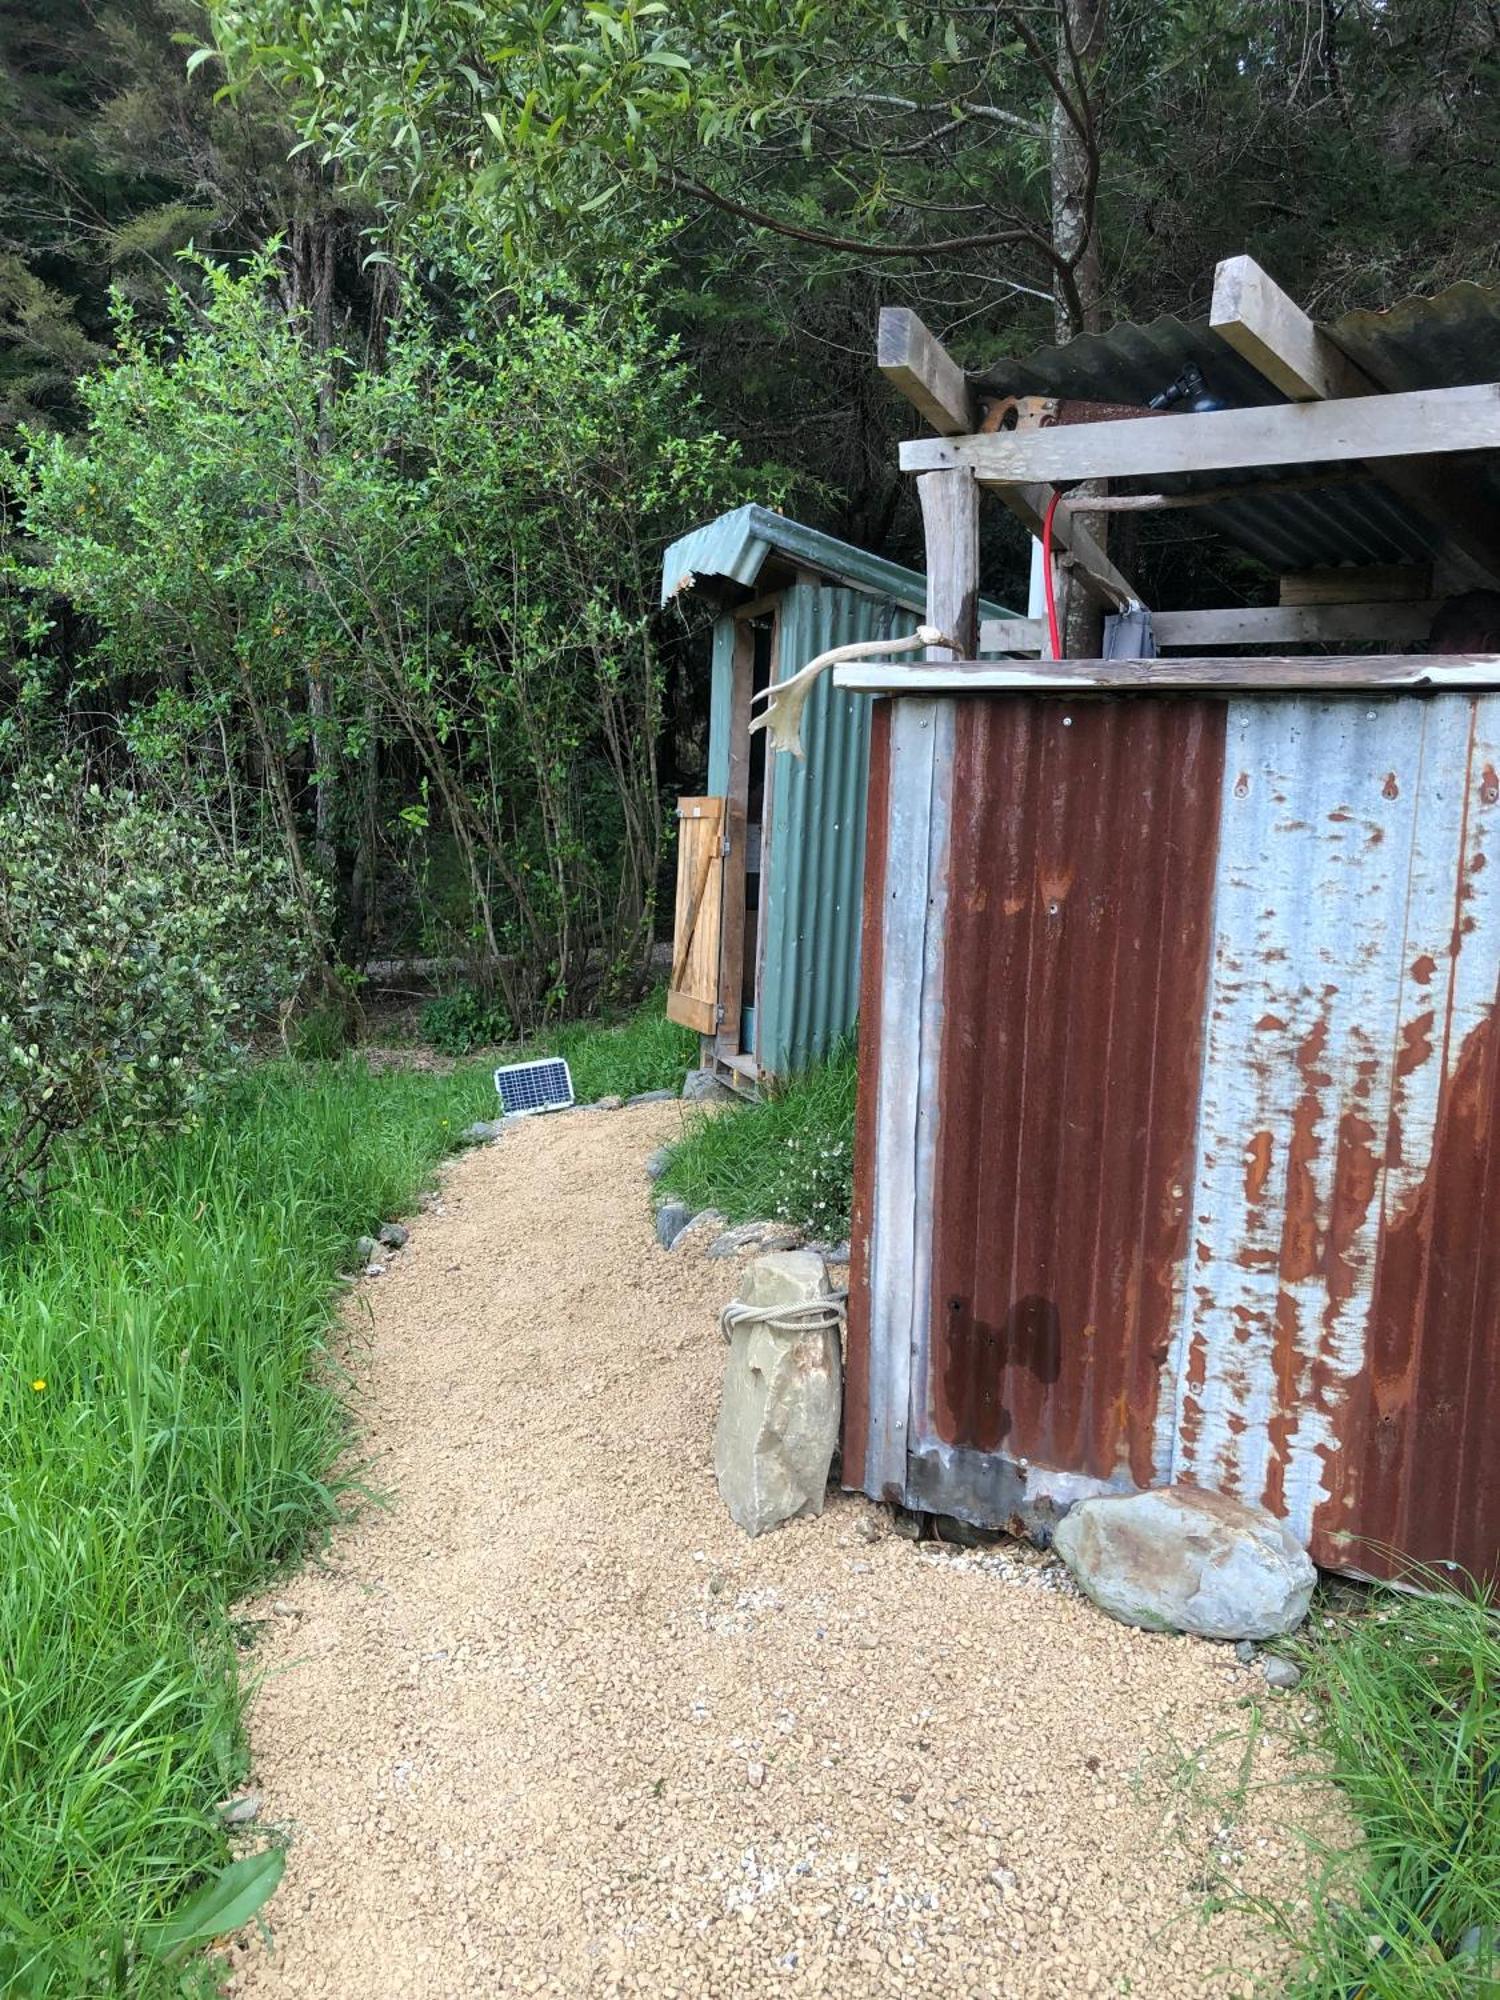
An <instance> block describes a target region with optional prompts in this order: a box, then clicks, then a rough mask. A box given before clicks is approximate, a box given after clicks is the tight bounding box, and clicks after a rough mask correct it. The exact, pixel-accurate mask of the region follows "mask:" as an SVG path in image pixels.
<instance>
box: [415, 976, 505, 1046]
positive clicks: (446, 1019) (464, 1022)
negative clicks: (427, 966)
mask: <svg viewBox="0 0 1500 2000" xmlns="http://www.w3.org/2000/svg"><path fill="white" fill-rule="evenodd" d="M514 1032H515V1029H514V1024H513V1023H512V1021H511V1018H510V1015H509V1013H508V1012H507V1011H506V1009H505V1006H504V1005H503V1003H502V1002H500V1001H498V1000H494V999H486V998H485V996H484V995H483V994H482V993H479V992H476V990H475V989H474V988H473V987H472V986H456V987H455V988H454V989H453V991H452V992H451V993H441V994H439V995H438V997H437V999H436V1000H429V1001H428V1003H427V1005H426V1006H425V1007H424V1008H423V1009H422V1033H423V1034H424V1035H425V1036H426V1037H427V1040H428V1041H429V1042H431V1043H432V1045H433V1047H434V1048H435V1049H441V1050H442V1051H443V1052H444V1054H445V1055H450V1056H466V1055H467V1054H468V1053H469V1051H470V1050H471V1049H489V1048H494V1047H496V1046H497V1045H498V1044H499V1043H501V1042H504V1041H508V1040H509V1039H510V1037H511V1035H512V1034H513V1033H514Z"/></svg>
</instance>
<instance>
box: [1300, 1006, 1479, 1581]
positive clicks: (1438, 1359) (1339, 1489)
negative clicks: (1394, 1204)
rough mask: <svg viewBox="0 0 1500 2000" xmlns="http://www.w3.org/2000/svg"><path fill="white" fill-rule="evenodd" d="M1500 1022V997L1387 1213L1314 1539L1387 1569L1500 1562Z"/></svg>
mask: <svg viewBox="0 0 1500 2000" xmlns="http://www.w3.org/2000/svg"><path fill="white" fill-rule="evenodd" d="M1497 1070H1500V1035H1497V1032H1496V1026H1495V1017H1494V1014H1493V1012H1492V1013H1491V1014H1490V1015H1489V1016H1488V1017H1487V1018H1486V1019H1485V1020H1484V1021H1483V1022H1482V1023H1481V1024H1480V1025H1479V1026H1478V1027H1476V1028H1474V1029H1473V1030H1472V1031H1471V1032H1470V1033H1469V1034H1468V1036H1467V1037H1466V1038H1465V1040H1464V1042H1463V1045H1462V1047H1461V1049H1460V1050H1459V1052H1458V1059H1457V1061H1456V1063H1455V1064H1454V1067H1453V1070H1452V1073H1451V1075H1450V1076H1449V1077H1448V1078H1447V1080H1446V1081H1445V1083H1444V1084H1443V1086H1442V1089H1441V1091H1440V1094H1439V1100H1438V1111H1437V1120H1436V1124H1435V1128H1434V1133H1433V1142H1432V1149H1431V1153H1430V1155H1429V1157H1428V1162H1427V1168H1426V1171H1425V1173H1424V1174H1423V1177H1422V1180H1421V1182H1420V1184H1419V1185H1418V1187H1417V1189H1416V1190H1415V1192H1414V1193H1413V1195H1412V1196H1411V1197H1410V1198H1409V1199H1408V1200H1406V1201H1405V1202H1403V1203H1402V1204H1401V1206H1400V1208H1399V1210H1397V1211H1396V1212H1394V1213H1392V1214H1390V1215H1388V1216H1387V1217H1386V1218H1385V1222H1384V1229H1383V1233H1382V1238H1381V1242H1380V1248H1379V1255H1378V1259H1377V1262H1376V1268H1375V1275H1374V1285H1373V1291H1372V1296H1371V1300H1370V1306H1369V1319H1368V1324H1369V1336H1368V1341H1367V1346H1366V1366H1365V1371H1364V1375H1363V1378H1362V1383H1361V1387H1360V1393H1359V1394H1358V1396H1357V1398H1356V1399H1355V1401H1354V1402H1353V1404H1352V1406H1351V1408H1350V1410H1349V1412H1348V1413H1347V1415H1346V1417H1345V1419H1344V1422H1343V1424H1342V1425H1341V1429H1343V1431H1344V1433H1345V1444H1344V1449H1343V1451H1342V1452H1341V1453H1340V1454H1339V1458H1338V1460H1337V1461H1335V1463H1334V1466H1333V1468H1332V1470H1333V1472H1334V1475H1335V1476H1334V1485H1335V1495H1334V1500H1333V1502H1331V1503H1330V1505H1329V1506H1328V1507H1326V1508H1325V1509H1324V1511H1323V1514H1322V1515H1321V1516H1320V1518H1319V1521H1318V1524H1317V1527H1318V1533H1317V1537H1316V1539H1315V1541H1314V1550H1313V1552H1314V1555H1315V1556H1321V1559H1322V1560H1324V1561H1329V1560H1332V1559H1338V1560H1340V1561H1342V1562H1345V1563H1348V1562H1350V1561H1352V1562H1353V1563H1354V1564H1355V1566H1356V1567H1358V1568H1360V1569H1363V1570H1367V1571H1372V1572H1374V1573H1376V1574H1384V1575H1389V1574H1399V1573H1400V1570H1401V1566H1402V1565H1401V1558H1400V1557H1398V1556H1396V1554H1395V1553H1394V1552H1395V1551H1396V1550H1398V1549H1399V1550H1401V1551H1402V1552H1403V1553H1404V1555H1405V1556H1407V1557H1410V1558H1411V1559H1412V1560H1415V1561H1418V1562H1423V1561H1429V1562H1430V1561H1440V1560H1453V1561H1456V1562H1457V1563H1459V1564H1460V1566H1461V1567H1463V1568H1465V1569H1467V1570H1469V1571H1470V1572H1471V1573H1473V1574H1474V1575H1476V1576H1485V1575H1488V1576H1494V1575H1496V1574H1497V1573H1500V1548H1497V1542H1500V1534H1497V1524H1500V1453H1497V1452H1496V1451H1495V1449H1494V1442H1493V1441H1494V1438H1495V1435H1496V1432H1497V1430H1500V1340H1497V1338H1496V1329H1497V1326H1500V1228H1497V1227H1496V1225H1495V1211H1494V1205H1493V1196H1494V1193H1495V1192H1497V1191H1500V1190H1497V1189H1496V1161H1495V1152H1496V1146H1495V1140H1496V1137H1497V1132H1496V1113H1497V1109H1500V1092H1497Z"/></svg>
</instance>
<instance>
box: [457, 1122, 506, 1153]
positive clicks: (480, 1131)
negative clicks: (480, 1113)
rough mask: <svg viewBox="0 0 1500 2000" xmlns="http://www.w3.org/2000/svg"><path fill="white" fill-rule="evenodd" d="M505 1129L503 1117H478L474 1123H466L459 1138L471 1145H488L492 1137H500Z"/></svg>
mask: <svg viewBox="0 0 1500 2000" xmlns="http://www.w3.org/2000/svg"><path fill="white" fill-rule="evenodd" d="M504 1130H505V1120H504V1119H503V1118H476V1119H475V1120H474V1123H473V1124H472V1125H466V1126H465V1127H464V1129H463V1130H462V1132H460V1133H459V1135H458V1136H459V1138H460V1140H462V1141H463V1142H464V1144H466V1145H469V1146H486V1145H488V1144H489V1142H490V1141H491V1140H492V1139H498V1138H499V1137H500V1134H501V1133H502V1132H503V1131H504Z"/></svg>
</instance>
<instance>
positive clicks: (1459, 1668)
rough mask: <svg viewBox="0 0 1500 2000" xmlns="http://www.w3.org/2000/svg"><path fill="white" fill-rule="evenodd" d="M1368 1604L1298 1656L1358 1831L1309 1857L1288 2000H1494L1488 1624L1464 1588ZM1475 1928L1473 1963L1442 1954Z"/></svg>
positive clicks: (1495, 1670)
mask: <svg viewBox="0 0 1500 2000" xmlns="http://www.w3.org/2000/svg"><path fill="white" fill-rule="evenodd" d="M1428 1581H1430V1582H1431V1583H1432V1585H1433V1594H1432V1595H1430V1596H1422V1597H1414V1596H1409V1595H1406V1594H1403V1593H1399V1592H1396V1591H1393V1590H1381V1591H1377V1592H1376V1593H1375V1595H1374V1598H1373V1601H1372V1603H1371V1605H1370V1607H1369V1609H1368V1610H1366V1611H1364V1612H1362V1613H1360V1614H1359V1615H1356V1616H1354V1617H1351V1618H1346V1619H1341V1620H1339V1621H1338V1622H1337V1623H1336V1625H1335V1626H1334V1627H1333V1629H1332V1630H1331V1631H1323V1632H1321V1633H1320V1635H1319V1636H1318V1637H1317V1638H1315V1639H1312V1640H1309V1641H1308V1642H1306V1643H1305V1644H1304V1646H1303V1647H1302V1648H1301V1649H1300V1651H1299V1657H1300V1659H1301V1661H1302V1664H1303V1666H1304V1668H1305V1670H1306V1679H1305V1681H1304V1683H1303V1686H1304V1690H1305V1692H1306V1693H1307V1694H1308V1695H1309V1696H1310V1697H1311V1699H1312V1702H1313V1703H1314V1705H1315V1707H1316V1710H1317V1713H1318V1716H1319V1723H1318V1727H1317V1731H1316V1737H1317V1740H1318V1742H1319V1745H1320V1747H1321V1749H1322V1750H1323V1752H1324V1753H1325V1755H1326V1757H1327V1759H1328V1761H1329V1762H1330V1764H1331V1767H1332V1770H1333V1773H1334V1775H1335V1777H1336V1779H1337V1781H1338V1783H1339V1784H1340V1785H1341V1787H1342V1788H1343V1790H1344V1792H1345V1794H1346V1795H1347V1797H1348V1800H1349V1804H1350V1806H1351V1807H1352V1809H1353V1812H1354V1816H1355V1819H1356V1821H1357V1822H1358V1825H1359V1827H1360V1830H1361V1833H1362V1836H1363V1838H1362V1842H1361V1845H1360V1847H1359V1849H1358V1850H1357V1851H1356V1852H1354V1853H1353V1854H1346V1855H1331V1856H1326V1857H1324V1859H1323V1864H1322V1868H1321V1872H1320V1878H1319V1880H1318V1882H1317V1884H1316V1886H1315V1889H1314V1893H1313V1901H1312V1915H1311V1920H1310V1923H1309V1926H1308V1928H1307V1929H1306V1930H1302V1929H1301V1920H1298V1923H1297V1925H1296V1927H1293V1926H1292V1925H1291V1924H1290V1923H1289V1921H1288V1917H1287V1913H1285V1912H1278V1911H1269V1912H1267V1914H1268V1915H1269V1916H1270V1917H1271V1919H1272V1921H1273V1922H1275V1923H1277V1924H1278V1925H1279V1926H1280V1927H1281V1928H1282V1929H1283V1930H1287V1931H1288V1932H1289V1934H1290V1935H1292V1937H1293V1939H1294V1941H1295V1942H1296V1943H1297V1944H1298V1945H1299V1946H1301V1948H1302V1950H1303V1953H1304V1958H1305V1964H1304V1969H1303V1971H1302V1974H1301V1976H1300V1977H1299V1979H1298V1980H1297V1981H1296V1982H1295V1983H1294V1984H1293V1986H1292V1987H1291V1988H1290V1993H1291V1994H1292V1995H1294V1996H1296V2000H1346V1996H1347V2000H1356V1996H1357V2000H1460V1996H1463V2000H1479V1996H1481V1995H1484V1996H1486V2000H1497V1996H1500V1611H1497V1608H1496V1606H1495V1605H1494V1603H1493V1602H1492V1601H1489V1600H1487V1598H1486V1597H1485V1595H1484V1594H1483V1593H1482V1592H1480V1591H1479V1590H1477V1589H1471V1590H1469V1591H1467V1592H1464V1593H1454V1592H1453V1591H1452V1590H1451V1588H1449V1587H1447V1586H1446V1584H1440V1583H1439V1580H1438V1579H1436V1578H1433V1579H1429V1580H1428ZM1475 1926H1478V1927H1480V1929H1481V1930H1487V1931H1488V1933H1489V1936H1490V1938H1491V1940H1492V1941H1493V1943H1494V1946H1495V1952H1494V1955H1493V1956H1492V1957H1491V1958H1490V1959H1489V1961H1488V1962H1486V1959H1485V1957H1484V1955H1483V1953H1481V1954H1480V1956H1479V1957H1478V1958H1473V1957H1468V1958H1456V1957H1454V1956H1453V1955H1452V1954H1453V1952H1454V1950H1455V1947H1456V1946H1457V1945H1458V1944H1459V1943H1460V1941H1461V1940H1462V1939H1463V1938H1464V1936H1465V1935H1466V1934H1467V1933H1469V1932H1470V1931H1471V1930H1472V1929H1473V1928H1474V1927H1475Z"/></svg>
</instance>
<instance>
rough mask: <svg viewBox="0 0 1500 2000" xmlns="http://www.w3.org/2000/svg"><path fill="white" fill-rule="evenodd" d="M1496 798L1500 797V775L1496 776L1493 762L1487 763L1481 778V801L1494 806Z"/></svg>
mask: <svg viewBox="0 0 1500 2000" xmlns="http://www.w3.org/2000/svg"><path fill="white" fill-rule="evenodd" d="M1496 799H1500V777H1497V776H1496V774H1495V767H1494V765H1493V764H1486V765H1485V767H1484V771H1483V773H1482V775H1481V777H1480V780H1479V803H1480V804H1481V805H1482V806H1492V805H1493V804H1494V803H1495V801H1496Z"/></svg>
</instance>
